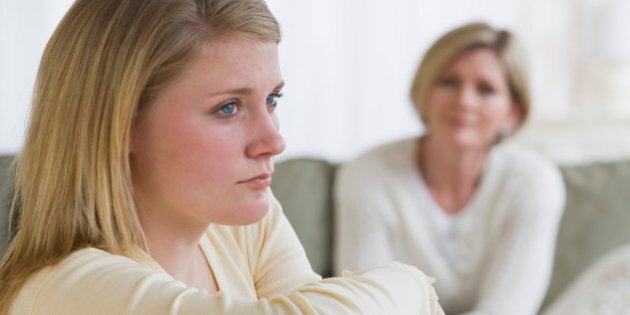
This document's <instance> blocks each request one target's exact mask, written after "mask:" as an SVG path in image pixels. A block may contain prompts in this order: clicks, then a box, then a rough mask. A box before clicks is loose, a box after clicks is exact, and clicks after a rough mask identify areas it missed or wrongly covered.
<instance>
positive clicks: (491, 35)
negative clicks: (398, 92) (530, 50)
mask: <svg viewBox="0 0 630 315" xmlns="http://www.w3.org/2000/svg"><path fill="white" fill-rule="evenodd" d="M477 48H488V49H492V50H493V51H494V52H496V54H497V56H498V57H499V60H500V61H501V63H502V64H503V65H504V66H505V69H506V70H507V80H508V86H509V88H510V94H511V96H512V100H513V101H514V102H515V103H516V104H517V106H519V112H520V118H521V119H520V121H519V124H520V125H522V124H523V123H524V122H525V121H526V120H527V117H528V116H529V111H530V92H529V83H528V78H527V71H526V65H525V58H524V53H523V51H522V48H521V47H520V46H519V44H518V43H517V41H516V39H515V37H514V35H513V34H512V33H510V32H509V31H507V30H500V29H494V28H492V27H490V26H489V25H487V24H485V23H469V24H465V25H462V26H460V27H457V28H455V29H453V30H451V31H449V32H448V33H446V34H444V35H443V36H442V37H440V38H439V39H438V40H437V41H436V42H435V43H434V44H433V45H432V46H431V47H430V48H429V50H428V51H427V52H426V53H425V55H424V57H423V58H422V61H421V62H420V65H419V66H418V70H417V71H416V74H415V77H414V79H413V82H412V84H411V91H410V96H411V100H412V102H413V105H414V107H415V110H416V113H417V114H418V115H419V116H420V119H423V113H424V110H425V107H426V101H427V97H428V94H429V91H430V89H431V88H432V87H433V85H434V84H435V82H436V79H437V77H438V75H439V74H440V72H441V71H442V70H443V69H444V67H446V66H447V65H448V64H449V63H451V62H452V61H453V60H454V59H455V58H457V57H458V56H460V55H461V54H463V53H465V52H467V51H471V50H474V49H477ZM520 125H519V126H520Z"/></svg>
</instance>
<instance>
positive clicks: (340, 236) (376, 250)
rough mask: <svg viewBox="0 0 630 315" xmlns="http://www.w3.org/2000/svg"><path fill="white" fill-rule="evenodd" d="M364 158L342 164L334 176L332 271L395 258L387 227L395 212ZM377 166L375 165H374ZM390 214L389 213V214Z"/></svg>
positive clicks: (339, 271) (359, 267)
mask: <svg viewBox="0 0 630 315" xmlns="http://www.w3.org/2000/svg"><path fill="white" fill-rule="evenodd" d="M365 163H366V161H365V160H360V161H358V162H355V163H348V164H345V165H342V166H341V167H340V169H339V171H338V172H337V175H336V179H335V182H336V184H335V193H334V194H333V195H334V196H335V200H334V202H335V244H334V255H333V257H334V271H335V274H337V275H339V274H341V273H342V271H343V270H346V269H349V270H362V269H364V268H368V267H370V266H375V265H379V264H383V263H387V262H390V261H392V260H394V253H393V250H392V240H391V231H390V227H391V226H392V223H391V221H392V218H391V217H390V216H391V215H393V214H394V213H395V211H394V210H393V209H391V208H390V207H389V205H388V202H387V199H386V198H385V196H384V195H383V194H384V192H383V189H379V188H378V187H372V186H374V185H380V184H382V181H380V180H374V178H371V177H372V176H373V173H372V172H369V171H367V170H366V169H369V167H366V165H365ZM374 169H378V167H374ZM388 215H389V216H388Z"/></svg>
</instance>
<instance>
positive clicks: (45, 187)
mask: <svg viewBox="0 0 630 315" xmlns="http://www.w3.org/2000/svg"><path fill="white" fill-rule="evenodd" d="M279 40H280V30H279V26H278V24H277V22H276V20H275V18H274V17H273V16H272V15H271V13H270V12H269V11H268V9H267V6H266V4H265V3H264V2H263V1H261V0H163V1H155V0H98V1H95V0H78V1H77V2H76V3H75V4H74V5H73V6H72V8H71V9H70V11H69V12H68V13H67V14H66V16H65V17H64V19H63V20H62V22H61V24H60V25H59V26H58V28H57V30H56V31H55V33H54V35H53V36H52V38H51V40H50V42H49V43H48V45H47V47H46V50H45V52H44V55H43V58H42V63H41V66H40V69H39V73H38V79H37V87H36V91H35V98H34V106H33V112H32V115H31V121H30V125H29V128H28V134H27V137H26V142H25V144H24V148H23V151H22V152H21V154H20V157H19V160H18V169H17V177H16V193H15V197H14V204H13V211H15V210H16V209H17V207H18V206H17V205H19V208H20V211H21V212H20V221H19V226H18V229H17V234H16V236H15V238H14V239H13V241H12V243H11V244H10V247H9V249H8V251H7V253H6V255H5V257H4V259H3V261H2V265H1V266H0V313H1V314H154V315H155V314H302V313H309V314H313V313H325V314H370V313H371V314H421V313H422V314H426V313H436V314H439V313H441V309H440V307H439V305H438V304H437V303H436V297H435V294H434V292H433V289H432V287H431V286H430V279H428V278H426V277H425V276H424V274H422V273H421V272H419V271H418V270H417V269H415V268H413V267H410V266H406V265H402V264H392V265H388V266H384V267H379V268H374V269H371V270H368V271H365V272H363V273H357V274H346V275H345V276H344V277H341V278H334V279H328V280H323V281H322V280H321V278H320V277H319V276H318V275H317V274H315V273H314V272H313V271H312V270H311V268H310V265H309V263H308V261H307V260H306V256H305V254H304V250H303V249H302V247H301V245H300V244H299V242H298V240H297V237H296V236H295V233H294V232H293V230H292V229H291V226H290V225H289V223H288V221H287V220H286V218H285V217H284V215H283V214H282V210H281V208H280V205H279V204H278V202H277V201H276V200H275V199H274V197H273V195H272V194H271V192H270V191H269V185H270V183H271V174H272V172H273V157H274V156H275V155H277V154H279V153H280V152H282V150H283V149H284V147H285V144H284V139H283V138H282V137H281V136H280V134H279V133H278V120H277V117H276V114H275V109H276V106H277V104H278V99H279V98H280V96H281V95H282V94H281V89H282V86H283V79H282V75H281V73H280V68H279V66H278V50H277V44H278V41H279Z"/></svg>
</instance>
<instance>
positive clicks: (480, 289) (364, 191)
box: [335, 138, 565, 315]
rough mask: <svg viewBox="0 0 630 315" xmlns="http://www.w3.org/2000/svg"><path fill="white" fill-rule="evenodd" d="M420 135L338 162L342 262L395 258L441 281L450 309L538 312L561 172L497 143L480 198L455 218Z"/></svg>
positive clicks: (354, 265) (560, 198)
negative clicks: (426, 176) (426, 171)
mask: <svg viewBox="0 0 630 315" xmlns="http://www.w3.org/2000/svg"><path fill="white" fill-rule="evenodd" d="M417 142H418V141H417V138H413V139H406V140H403V141H399V142H395V143H390V144H387V145H384V146H381V147H378V148H376V149H373V150H371V151H369V152H368V153H366V154H364V155H362V156H360V157H358V158H357V159H356V160H354V161H350V162H348V163H347V164H345V165H343V166H342V167H341V169H340V171H339V172H338V175H337V179H336V181H335V182H336V183H337V186H336V191H335V196H336V198H337V199H336V214H337V217H336V237H335V239H336V241H337V243H336V246H335V257H336V263H335V265H336V269H337V270H342V269H351V270H358V269H362V268H365V267H368V266H372V265H376V264H381V263H384V262H388V261H392V260H398V261H401V262H404V263H408V264H412V265H415V266H417V267H418V268H420V269H422V270H423V271H424V272H426V273H427V274H428V275H430V276H431V277H434V278H436V279H437V282H436V283H435V289H436V292H437V293H438V296H439V297H440V303H441V304H442V307H443V308H444V310H445V311H446V313H447V314H462V313H466V314H493V315H494V314H497V315H510V314H514V315H517V314H518V315H520V314H523V315H530V314H536V312H537V310H538V308H539V307H540V304H541V303H542V300H543V297H544V295H545V292H546V289H547V286H548V282H549V278H550V273H551V266H552V260H553V251H554V244H555V237H556V233H557V228H558V224H559V220H560V217H561V212H562V209H563V207H564V198H565V190H564V184H563V181H562V177H561V175H560V172H559V170H558V169H557V168H556V167H554V166H553V165H552V164H551V163H549V162H547V161H546V160H544V159H542V158H540V157H538V156H536V155H533V154H531V153H528V152H526V151H524V150H522V149H519V148H517V147H515V146H513V145H510V144H501V145H497V146H495V147H494V148H493V149H492V152H491V153H490V155H489V160H488V162H487V165H486V167H485V170H484V174H483V178H482V181H481V184H480V187H479V189H478V191H477V192H476V195H475V196H474V197H473V199H472V200H471V201H470V202H469V204H468V205H467V206H466V207H465V208H464V209H463V210H462V211H461V212H460V213H458V214H457V215H455V216H448V215H445V214H444V211H443V210H441V208H440V207H439V205H437V203H436V202H435V201H434V200H433V198H432V197H431V195H430V193H429V192H428V190H427V187H426V186H425V184H424V182H423V180H422V178H421V176H420V175H419V172H418V171H417V168H416V166H415V160H414V156H415V151H416V145H417ZM467 312H468V313H467Z"/></svg>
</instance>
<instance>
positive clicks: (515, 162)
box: [491, 143, 562, 184]
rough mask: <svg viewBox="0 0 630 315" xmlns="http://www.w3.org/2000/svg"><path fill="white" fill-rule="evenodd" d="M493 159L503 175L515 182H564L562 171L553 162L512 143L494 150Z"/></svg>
mask: <svg viewBox="0 0 630 315" xmlns="http://www.w3.org/2000/svg"><path fill="white" fill-rule="evenodd" d="M491 159H492V163H494V164H496V167H498V168H500V169H501V170H502V173H504V174H505V175H509V177H510V178H511V179H513V180H517V181H524V182H535V183H540V182H543V183H544V182H561V181H562V174H561V173H560V169H559V168H558V166H557V165H556V164H555V163H553V162H552V161H551V160H549V159H547V158H545V157H543V156H541V155H539V154H537V153H534V152H532V151H529V150H527V149H525V148H522V147H520V146H517V145H514V144H511V143H505V144H501V145H499V146H497V147H496V148H494V149H493V152H492V156H491ZM556 184H557V183H556Z"/></svg>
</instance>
